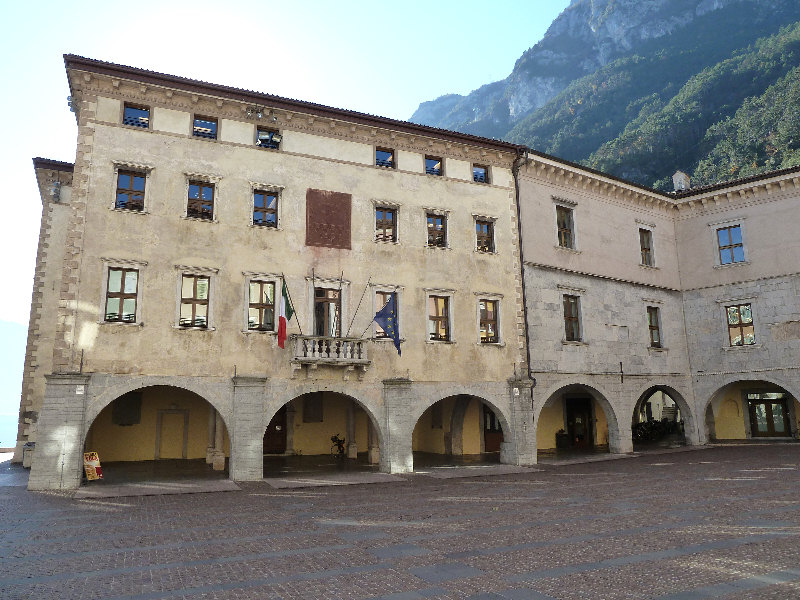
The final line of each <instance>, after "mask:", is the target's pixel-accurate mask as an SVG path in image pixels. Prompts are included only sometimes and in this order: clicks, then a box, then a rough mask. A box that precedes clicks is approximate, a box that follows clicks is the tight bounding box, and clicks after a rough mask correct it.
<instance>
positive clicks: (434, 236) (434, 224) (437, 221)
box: [426, 213, 447, 248]
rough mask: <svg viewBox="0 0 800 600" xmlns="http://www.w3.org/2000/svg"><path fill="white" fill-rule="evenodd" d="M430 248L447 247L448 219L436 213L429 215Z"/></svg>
mask: <svg viewBox="0 0 800 600" xmlns="http://www.w3.org/2000/svg"><path fill="white" fill-rule="evenodd" d="M426 218H427V223H428V246H432V247H434V248H446V247H447V230H446V224H447V221H446V217H445V216H444V215H437V214H434V213H428V214H427V217H426Z"/></svg>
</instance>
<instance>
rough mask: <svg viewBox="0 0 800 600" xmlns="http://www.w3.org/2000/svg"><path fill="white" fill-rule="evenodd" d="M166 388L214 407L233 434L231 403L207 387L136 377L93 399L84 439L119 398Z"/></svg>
mask: <svg viewBox="0 0 800 600" xmlns="http://www.w3.org/2000/svg"><path fill="white" fill-rule="evenodd" d="M155 386H164V387H174V388H180V389H183V390H186V391H187V392H192V393H193V394H196V395H197V396H200V397H201V398H202V399H203V400H205V401H206V402H208V403H209V404H210V405H211V406H213V407H214V408H215V409H216V411H217V412H218V413H219V414H220V416H221V417H222V420H223V422H224V423H225V427H226V428H227V429H228V431H229V432H231V429H230V427H229V423H230V422H231V418H230V416H231V415H230V414H229V406H228V405H229V403H227V402H223V401H222V399H221V398H219V397H218V396H217V395H216V394H214V393H210V391H211V390H209V389H208V388H207V387H203V386H200V385H197V383H196V382H195V380H194V379H193V378H173V377H135V378H126V380H125V381H123V382H120V383H117V384H115V385H113V386H111V387H108V388H106V389H104V390H103V391H102V392H101V393H100V394H99V395H98V396H97V397H95V398H92V400H90V401H89V403H88V404H87V406H86V414H85V416H84V424H85V425H84V431H83V437H84V438H85V437H86V434H87V432H88V431H89V427H91V424H92V423H93V422H94V420H95V419H96V418H97V415H99V414H100V412H101V411H102V410H103V409H104V408H106V407H107V406H108V405H109V404H111V403H112V402H113V401H114V400H116V399H117V398H120V397H121V396H124V395H125V394H127V393H129V392H135V391H137V390H140V389H144V388H149V387H155Z"/></svg>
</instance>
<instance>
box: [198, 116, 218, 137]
mask: <svg viewBox="0 0 800 600" xmlns="http://www.w3.org/2000/svg"><path fill="white" fill-rule="evenodd" d="M192 135H193V136H194V137H200V138H206V139H209V140H215V139H217V120H216V119H214V118H212V117H195V118H194V122H193V124H192Z"/></svg>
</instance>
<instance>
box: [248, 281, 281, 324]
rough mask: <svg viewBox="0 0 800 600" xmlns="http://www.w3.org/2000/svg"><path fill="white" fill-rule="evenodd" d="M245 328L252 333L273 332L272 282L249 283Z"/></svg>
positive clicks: (273, 298)
mask: <svg viewBox="0 0 800 600" xmlns="http://www.w3.org/2000/svg"><path fill="white" fill-rule="evenodd" d="M247 328H248V329H250V330H252V331H275V283H274V282H272V281H250V306H249V308H248V315H247Z"/></svg>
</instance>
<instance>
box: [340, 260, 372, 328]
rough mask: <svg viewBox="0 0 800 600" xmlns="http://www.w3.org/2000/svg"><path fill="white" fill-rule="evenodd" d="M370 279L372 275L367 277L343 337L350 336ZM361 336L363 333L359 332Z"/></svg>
mask: <svg viewBox="0 0 800 600" xmlns="http://www.w3.org/2000/svg"><path fill="white" fill-rule="evenodd" d="M370 281H372V275H370V276H369V279H367V285H365V286H364V291H363V292H361V299H360V300H359V301H358V306H356V311H355V312H354V313H353V318H352V319H350V326H349V327H348V328H347V335H346V336H344V337H350V330H351V329H352V328H353V323H354V322H355V320H356V315H357V314H358V309H359V308H361V302H363V300H364V295H365V294H366V293H367V288H368V287H369V282H370ZM370 325H372V322H371V321H370ZM367 329H369V327H367ZM361 337H364V334H361Z"/></svg>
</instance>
